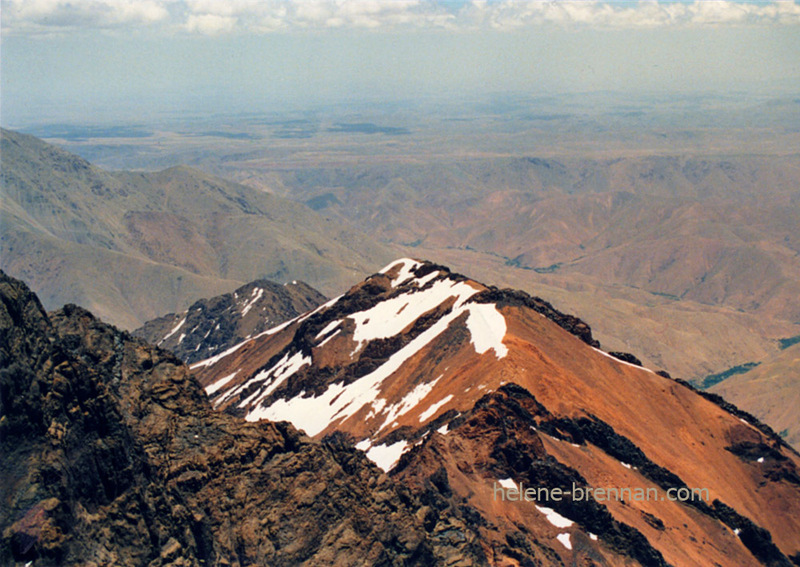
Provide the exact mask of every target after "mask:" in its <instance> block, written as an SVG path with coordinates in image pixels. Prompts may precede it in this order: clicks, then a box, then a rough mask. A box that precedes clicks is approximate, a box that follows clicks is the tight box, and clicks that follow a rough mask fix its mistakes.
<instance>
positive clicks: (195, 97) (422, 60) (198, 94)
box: [0, 0, 800, 127]
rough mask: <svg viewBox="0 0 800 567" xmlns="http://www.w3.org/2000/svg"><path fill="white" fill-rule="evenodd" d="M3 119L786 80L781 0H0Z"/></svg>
mask: <svg viewBox="0 0 800 567" xmlns="http://www.w3.org/2000/svg"><path fill="white" fill-rule="evenodd" d="M2 12H3V19H2V29H3V32H2V33H3V35H2V52H1V54H2V69H1V70H2V93H1V94H2V110H1V111H0V122H2V124H3V126H6V127H21V126H28V125H31V124H37V123H38V124H42V123H59V122H63V123H88V124H91V123H113V122H130V121H132V120H133V121H138V122H140V123H144V124H148V123H157V122H160V121H163V120H164V119H165V118H169V117H170V116H173V117H174V116H176V115H180V116H183V117H184V118H185V117H190V116H191V115H193V114H197V115H199V116H207V115H209V114H225V115H229V114H236V113H247V112H253V113H269V112H277V111H287V110H293V111H297V110H302V109H310V108H319V107H321V106H325V105H343V104H344V105H348V104H349V105H362V104H375V103H378V104H380V103H401V104H406V105H409V104H410V105H417V104H440V103H441V102H443V101H444V102H447V101H456V102H458V101H476V100H478V101H480V100H487V99H491V98H492V97H493V96H495V95H497V94H498V93H511V94H514V95H517V96H523V97H546V96H553V95H562V94H564V93H572V94H576V93H614V96H617V97H620V98H621V99H622V98H626V97H627V98H631V97H634V98H635V97H642V96H645V95H647V96H653V95H656V94H660V95H662V96H664V97H666V98H667V99H669V98H671V97H673V96H683V95H687V94H704V95H710V96H717V97H727V98H729V99H731V101H732V102H736V101H741V100H745V99H747V98H748V97H757V98H759V99H768V98H771V97H774V98H780V97H786V96H789V97H793V96H796V95H797V93H800V33H798V31H800V5H798V4H797V3H796V2H792V1H789V2H786V1H784V2H730V1H718V2H717V1H706V2H694V3H689V2H568V1H564V2H535V1H521V2H520V1H514V0H501V1H497V2H430V1H406V0H394V1H386V2H376V1H367V0H350V1H343V2H334V1H326V0H323V1H297V2H255V3H254V2H248V1H244V0H242V1H240V2H232V3H223V2H215V1H208V0H180V1H174V0H149V1H146V2H130V1H127V0H85V1H82V2H72V3H69V2H63V1H59V0H36V1H33V2H24V3H23V2H20V1H17V0H3V2H2Z"/></svg>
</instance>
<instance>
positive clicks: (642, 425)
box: [194, 260, 800, 565]
mask: <svg viewBox="0 0 800 567" xmlns="http://www.w3.org/2000/svg"><path fill="white" fill-rule="evenodd" d="M593 345H594V346H596V343H595V342H594V341H593V340H592V338H591V333H590V331H589V329H588V327H586V326H585V325H584V324H583V323H582V322H580V321H579V320H577V319H575V318H573V317H569V316H565V315H563V314H561V313H558V312H557V311H555V310H553V309H552V308H551V307H550V306H549V305H547V304H546V303H544V302H542V301H541V300H537V299H535V298H531V297H529V296H527V295H525V294H522V293H519V292H512V291H500V290H496V289H494V288H488V287H486V286H483V285H481V284H478V283H476V282H473V281H470V280H468V279H466V278H464V277H462V276H457V275H454V274H450V273H449V272H448V271H447V270H446V269H445V268H442V267H440V266H435V265H432V264H424V263H418V262H414V261H411V260H401V261H398V262H397V263H395V264H393V265H390V266H389V267H387V268H386V269H385V270H384V273H381V274H376V275H375V276H373V277H371V278H369V279H368V280H366V281H365V282H363V283H362V284H360V285H358V286H356V287H354V288H353V289H352V290H351V291H350V292H348V293H347V294H345V295H344V296H342V297H341V298H337V299H335V300H332V301H331V302H329V303H328V304H326V305H324V306H322V307H320V308H318V309H317V310H316V311H314V312H311V313H309V314H307V315H305V316H303V317H300V318H298V319H297V320H295V321H293V322H290V323H289V324H287V325H286V326H284V328H282V329H276V330H274V331H271V332H268V333H265V334H263V335H261V336H259V337H257V338H254V339H252V340H250V341H247V342H246V343H243V344H240V345H238V346H237V347H233V348H232V349H231V352H230V353H228V354H227V355H225V356H219V357H216V358H214V359H210V360H208V361H205V362H201V363H198V364H197V365H195V367H194V368H195V371H196V375H197V376H198V378H199V379H200V380H201V382H202V383H203V384H204V385H206V390H207V392H209V393H210V395H211V396H212V400H214V403H215V405H216V406H217V407H218V408H220V409H226V410H228V411H232V412H235V413H241V414H243V415H245V416H246V417H247V419H249V420H255V419H261V418H268V419H283V420H289V421H291V422H292V423H294V424H295V425H296V426H298V427H300V428H302V429H305V430H306V431H307V432H308V433H309V434H311V435H317V436H323V435H325V434H327V433H330V432H333V431H344V432H347V433H349V434H350V435H352V436H353V438H354V440H355V441H357V442H358V446H359V447H360V448H363V449H365V450H367V454H368V456H370V458H372V459H373V460H374V461H376V462H377V463H378V464H379V465H381V466H383V467H384V468H385V469H391V468H392V467H394V472H393V474H395V475H398V476H400V477H402V478H405V479H406V480H407V481H408V482H409V483H410V484H411V485H412V486H416V488H417V490H419V491H424V490H425V486H426V483H429V482H433V481H435V480H436V478H439V480H440V481H441V482H446V483H448V484H449V486H450V487H451V488H452V493H453V501H452V502H449V503H444V504H442V505H443V506H457V505H458V504H457V502H462V503H468V505H469V506H470V507H471V508H473V509H475V510H477V513H478V514H479V516H480V517H481V518H483V519H484V521H486V522H488V523H487V524H486V526H487V527H486V528H485V529H483V531H482V532H481V533H482V535H483V538H484V539H483V542H484V545H485V546H487V548H491V549H494V546H496V545H500V542H503V543H502V545H501V548H502V549H501V550H500V551H498V553H500V555H499V556H498V557H501V559H498V561H497V563H498V564H504V563H503V561H506V560H509V561H510V560H512V559H514V558H515V557H517V558H518V559H519V558H525V557H527V558H529V559H530V560H531V561H537V560H538V561H544V562H545V563H546V564H550V563H557V558H559V557H560V560H563V561H568V560H571V559H573V558H576V557H577V556H578V555H580V554H581V553H586V554H588V556H590V557H591V556H597V557H599V558H601V559H599V560H598V561H600V560H603V561H605V560H608V561H611V563H612V564H621V563H620V560H619V557H621V556H624V557H628V558H630V559H631V560H635V561H638V562H639V563H641V564H646V565H649V564H662V562H664V561H665V562H667V563H670V564H674V565H686V564H694V565H714V564H721V565H758V564H759V563H764V564H769V565H789V564H790V563H789V560H788V559H787V556H789V555H792V554H798V553H800V514H798V511H800V474H799V473H798V470H800V458H798V455H797V454H796V453H794V452H793V451H792V450H790V449H789V448H788V447H787V446H786V445H785V444H782V443H781V442H780V440H779V439H777V438H774V437H772V436H771V435H770V434H769V432H768V431H767V432H765V431H762V430H761V429H759V427H758V426H757V425H754V424H752V423H746V422H743V420H742V419H741V418H740V417H738V416H736V415H733V414H731V413H730V412H729V411H726V410H725V409H723V408H721V407H720V406H719V405H717V404H715V403H713V402H712V401H710V400H708V399H706V398H704V397H702V396H701V395H699V394H698V393H696V392H695V391H693V390H691V389H690V388H688V387H687V386H685V385H683V384H681V383H678V382H676V381H674V380H671V379H669V378H666V377H663V376H660V375H657V374H655V373H653V372H651V371H649V370H646V369H643V368H640V367H638V366H635V365H633V364H629V363H624V362H621V361H620V360H617V359H616V358H613V357H610V356H609V355H607V354H606V353H603V352H602V351H600V350H598V349H597V348H594V346H593ZM512 384H515V385H517V386H513V387H512ZM511 394H514V395H516V396H517V398H519V399H522V400H523V401H522V402H520V401H514V399H513V398H514V395H511ZM510 395H511V399H509V396H510ZM487 396H488V397H487ZM512 402H513V403H512ZM514 404H516V406H519V407H518V408H515V407H514ZM495 406H496V407H495ZM493 407H494V408H495V409H492V408H493ZM509 416H514V419H511V418H509ZM412 447H413V448H412ZM404 453H405V456H403V457H402V460H401V461H400V464H399V465H396V463H397V460H398V459H400V458H401V455H403V454H404ZM437 475H438V477H437ZM431 479H433V480H431ZM500 480H504V481H505V482H507V483H508V482H521V481H522V482H525V484H527V485H529V486H534V485H541V486H548V487H549V488H555V487H562V488H564V489H567V488H569V487H570V486H572V483H573V482H574V483H577V485H579V486H584V487H593V488H602V487H617V488H620V487H629V488H632V489H635V488H641V489H642V490H647V489H648V488H650V489H658V490H660V491H661V492H660V494H661V496H663V495H664V494H665V491H666V490H668V489H670V488H673V489H677V488H681V487H689V488H696V489H703V490H705V491H707V496H706V498H705V501H704V502H700V503H696V504H693V505H690V504H686V503H676V502H670V501H662V500H658V501H655V502H653V501H650V502H639V501H628V502H624V503H623V502H603V503H600V502H597V503H595V504H596V506H595V505H588V504H580V503H578V502H575V501H569V502H551V503H548V504H547V507H549V508H553V509H555V511H556V512H557V513H558V514H560V515H561V516H562V517H564V518H565V520H564V522H566V521H568V520H569V521H572V522H573V523H572V524H570V525H569V526H566V524H565V525H564V526H562V527H559V526H558V525H553V524H552V523H550V522H547V520H546V517H547V516H546V514H545V515H543V514H542V513H541V511H539V510H538V509H537V508H536V507H535V506H533V505H532V504H531V503H513V505H512V504H511V503H508V502H506V503H498V502H496V501H495V499H494V498H493V496H492V495H493V492H492V489H493V487H495V486H496V484H495V483H497V482H499V481H500ZM703 494H704V496H705V495H706V493H705V492H704V493H703ZM587 506H588V507H587ZM543 518H544V519H543ZM558 523H559V522H558V520H557V521H556V524H558ZM515 534H516V535H515ZM591 534H594V535H596V536H598V539H597V540H594V539H592V537H591ZM509 537H510V538H511V539H512V540H513V541H514V542H515V543H514V545H511V544H510V543H509V539H508V538H509ZM515 537H516V538H521V539H514V538H515ZM559 537H560V538H561V539H559ZM565 542H566V543H565ZM573 543H574V546H573ZM579 544H580V545H579ZM578 548H580V549H578ZM579 552H580V553H579ZM603 557H605V558H606V559H602V558H603ZM615 558H616V559H615ZM514 560H516V559H514ZM520 561H521V559H520ZM600 564H602V563H600Z"/></svg>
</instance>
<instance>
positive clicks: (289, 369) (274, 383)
mask: <svg viewBox="0 0 800 567" xmlns="http://www.w3.org/2000/svg"><path fill="white" fill-rule="evenodd" d="M310 364H311V357H307V356H303V353H302V352H297V353H295V354H294V355H293V356H292V357H289V353H286V354H285V355H284V356H283V358H281V359H280V361H278V364H276V365H275V366H273V367H272V368H270V369H269V370H262V371H261V372H259V373H258V374H256V375H255V376H254V377H253V378H251V379H250V380H248V381H247V383H246V384H243V385H242V386H243V387H247V385H248V384H252V383H254V382H257V381H259V380H264V379H266V378H271V380H270V382H269V384H268V385H267V387H266V388H265V389H264V390H263V391H260V393H259V395H258V397H257V398H255V402H256V403H257V402H258V401H260V400H263V399H265V398H266V397H267V396H269V395H270V394H271V393H272V392H274V391H275V389H276V388H277V387H278V386H280V385H281V384H283V383H284V382H285V381H286V379H287V378H288V377H289V376H291V375H293V374H294V373H296V372H297V371H298V370H300V369H301V368H302V367H303V366H307V365H310ZM240 388H241V387H240ZM246 402H249V399H248V400H245V401H243V402H241V403H240V404H239V407H240V408H242V407H246V406H247V403H246Z"/></svg>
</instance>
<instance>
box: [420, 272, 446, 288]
mask: <svg viewBox="0 0 800 567" xmlns="http://www.w3.org/2000/svg"><path fill="white" fill-rule="evenodd" d="M441 273H442V272H440V271H439V270H436V271H435V272H431V273H430V274H428V275H427V276H422V277H421V278H417V285H418V286H419V287H424V286H425V284H427V283H428V282H429V281H433V280H435V279H436V278H438V277H439V274H441Z"/></svg>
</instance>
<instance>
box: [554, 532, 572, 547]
mask: <svg viewBox="0 0 800 567" xmlns="http://www.w3.org/2000/svg"><path fill="white" fill-rule="evenodd" d="M556 539H557V540H558V541H560V542H561V543H562V544H564V547H566V548H567V549H570V550H571V549H572V542H571V541H570V540H569V534H558V535H557V536H556Z"/></svg>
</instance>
